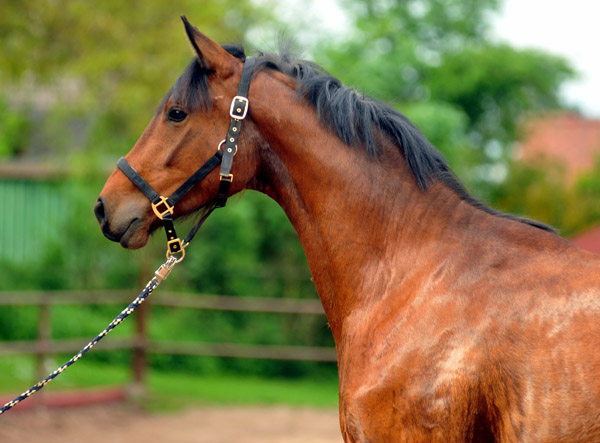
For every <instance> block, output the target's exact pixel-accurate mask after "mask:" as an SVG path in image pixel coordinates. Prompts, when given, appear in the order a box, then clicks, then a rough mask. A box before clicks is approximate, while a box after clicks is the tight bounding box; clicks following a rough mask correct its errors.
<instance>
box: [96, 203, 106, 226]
mask: <svg viewBox="0 0 600 443" xmlns="http://www.w3.org/2000/svg"><path fill="white" fill-rule="evenodd" d="M94 214H96V219H97V220H98V223H100V225H101V226H102V225H103V224H104V220H105V218H106V214H105V212H104V202H103V201H102V197H99V198H98V200H97V201H96V204H95V205H94Z"/></svg>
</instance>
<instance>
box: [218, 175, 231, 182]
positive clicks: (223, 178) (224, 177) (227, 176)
mask: <svg viewBox="0 0 600 443" xmlns="http://www.w3.org/2000/svg"><path fill="white" fill-rule="evenodd" d="M219 180H220V181H226V182H229V183H231V182H233V174H222V175H220V176H219Z"/></svg>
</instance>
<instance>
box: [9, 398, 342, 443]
mask: <svg viewBox="0 0 600 443" xmlns="http://www.w3.org/2000/svg"><path fill="white" fill-rule="evenodd" d="M0 442H2V443H12V442H20V443H28V442H35V443H37V442H44V443H59V442H60V443H70V442H83V443H100V442H102V443H106V442H111V443H138V442H140V443H154V442H161V443H171V442H173V443H188V442H189V443H192V442H193V443H232V442H234V443H301V442H302V443H341V442H342V438H341V434H340V430H339V422H338V412H337V410H331V409H325V410H319V409H302V408H287V407H281V406H276V407H218V408H215V407H210V408H209V407H206V408H200V409H198V408H196V409H191V410H187V411H183V412H177V413H161V414H150V413H147V412H142V411H140V410H139V409H138V408H135V407H133V406H127V405H123V404H116V405H109V406H102V407H99V406H95V407H86V408H78V409H74V408H68V409H66V408H65V409H43V408H38V409H35V410H32V411H27V412H18V411H14V413H13V411H11V412H9V413H7V414H6V415H3V416H2V417H1V418H0Z"/></svg>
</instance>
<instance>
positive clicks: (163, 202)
mask: <svg viewBox="0 0 600 443" xmlns="http://www.w3.org/2000/svg"><path fill="white" fill-rule="evenodd" d="M160 205H164V207H165V209H164V210H163V209H162V208H159V206H160ZM152 210H153V211H154V213H155V214H156V216H157V217H158V218H160V219H161V220H163V219H164V217H165V215H167V214H171V215H173V211H174V210H175V206H171V205H170V204H169V203H168V202H167V197H163V196H162V195H161V196H160V201H159V202H158V203H152Z"/></svg>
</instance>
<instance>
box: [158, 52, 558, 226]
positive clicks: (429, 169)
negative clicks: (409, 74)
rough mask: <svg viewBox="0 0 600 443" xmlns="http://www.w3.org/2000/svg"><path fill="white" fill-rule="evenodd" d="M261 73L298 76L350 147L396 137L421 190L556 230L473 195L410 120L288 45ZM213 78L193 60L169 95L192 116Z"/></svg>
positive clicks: (264, 57)
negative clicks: (439, 186) (440, 187)
mask: <svg viewBox="0 0 600 443" xmlns="http://www.w3.org/2000/svg"><path fill="white" fill-rule="evenodd" d="M223 48H225V49H226V50H227V51H228V52H229V53H230V54H232V55H234V56H235V57H237V58H239V59H240V60H242V61H243V60H245V59H246V55H245V52H244V49H243V48H242V47H241V46H235V45H224V46H223ZM262 69H273V70H276V71H279V72H281V73H283V74H286V75H288V76H290V77H292V78H294V79H295V80H296V82H297V85H298V87H297V94H298V98H299V99H303V100H305V101H307V102H308V103H310V104H311V105H312V106H314V107H315V110H316V112H317V115H318V117H319V120H320V121H321V123H322V124H324V125H326V126H327V127H329V128H330V129H331V130H333V131H334V132H335V133H336V134H337V136H338V137H339V138H340V139H341V140H342V141H344V142H345V143H346V144H348V145H349V146H351V147H353V148H355V149H361V148H362V149H365V150H366V151H367V153H368V155H369V156H372V157H376V156H377V155H378V154H379V153H380V146H382V145H383V139H384V137H387V138H389V139H391V140H392V141H393V142H394V143H395V144H396V145H397V146H398V147H399V149H401V150H402V153H403V155H404V158H405V159H406V161H407V163H408V166H409V168H410V170H411V171H412V173H413V176H414V177H415V180H416V182H417V184H418V186H419V188H420V189H421V190H422V191H424V190H426V189H427V188H428V186H429V185H430V184H431V183H433V182H435V181H439V182H441V183H443V184H444V185H446V186H447V187H449V188H450V189H452V190H453V191H454V192H455V193H456V194H457V195H458V196H459V197H460V198H461V199H462V200H464V201H465V202H467V203H469V204H470V205H472V206H473V207H475V208H477V209H480V210H483V211H485V212H487V213H489V214H493V215H496V216H498V217H502V218H507V219H510V220H516V221H520V222H522V223H526V224H529V225H531V226H534V227H536V228H540V229H543V230H546V231H550V232H556V231H555V230H554V228H552V227H550V226H548V225H545V224H543V223H540V222H538V221H535V220H530V219H527V218H522V217H517V216H514V215H510V214H504V213H502V212H499V211H496V210H495V209H492V208H490V207H489V206H487V205H485V204H483V203H481V202H480V201H479V200H477V199H475V198H474V197H472V196H471V195H470V194H469V193H468V192H467V191H466V189H465V188H464V187H463V185H462V184H461V183H460V181H459V180H458V179H457V178H456V176H455V175H454V173H453V172H452V170H451V169H450V168H449V166H448V164H447V163H446V160H445V159H444V157H443V155H442V154H441V153H440V152H439V151H438V150H437V149H436V148H434V147H433V145H431V143H430V142H429V141H428V140H427V139H426V138H425V136H423V134H421V132H420V131H419V130H418V129H417V127H416V126H415V125H413V124H412V123H411V122H410V121H409V120H408V118H406V117H405V116H404V115H402V114H400V113H399V112H398V111H396V110H395V109H393V108H391V107H390V106H388V105H387V104H385V103H383V102H381V101H378V100H375V99H372V98H369V97H366V96H364V95H363V94H361V93H359V92H357V91H355V90H354V89H352V88H348V87H346V86H344V85H342V83H341V82H340V81H339V80H338V79H337V78H335V77H334V76H332V75H330V74H329V73H327V72H326V71H325V70H324V69H323V68H321V67H320V66H318V65H317V64H315V63H312V62H309V61H305V60H300V59H298V58H297V57H294V56H293V55H292V53H291V51H290V48H289V46H284V47H283V48H282V49H280V53H279V54H267V53H262V52H259V54H258V57H257V64H256V68H255V73H257V72H260V71H261V70H262ZM208 74H210V72H208V71H206V70H205V69H203V68H202V67H201V65H200V63H199V62H198V59H197V58H195V57H194V59H193V60H192V62H191V63H190V64H189V65H188V67H187V68H186V70H185V72H184V73H183V74H182V75H181V77H180V78H179V79H178V80H177V82H176V83H175V86H174V87H173V89H172V90H171V91H170V96H171V97H172V98H173V99H174V101H175V102H176V103H180V104H181V106H184V107H185V108H186V109H188V110H189V111H190V112H192V111H194V110H197V109H199V108H202V109H207V108H208V106H209V104H210V87H209V84H208ZM168 96H169V95H168Z"/></svg>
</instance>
